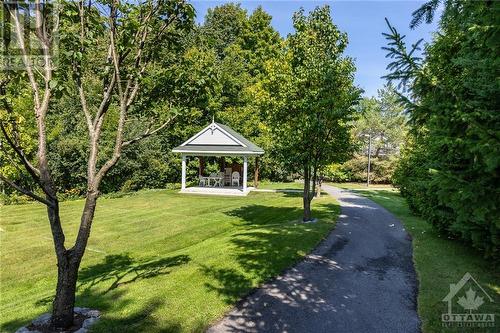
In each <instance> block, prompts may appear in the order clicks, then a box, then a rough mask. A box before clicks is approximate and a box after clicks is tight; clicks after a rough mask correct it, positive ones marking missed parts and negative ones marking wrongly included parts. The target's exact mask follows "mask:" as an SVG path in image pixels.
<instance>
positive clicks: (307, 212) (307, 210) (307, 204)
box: [302, 165, 311, 222]
mask: <svg viewBox="0 0 500 333" xmlns="http://www.w3.org/2000/svg"><path fill="white" fill-rule="evenodd" d="M310 192H311V169H310V167H309V165H307V166H305V167H304V195H303V202H304V216H303V218H302V220H303V221H304V222H306V221H310V220H311V195H310Z"/></svg>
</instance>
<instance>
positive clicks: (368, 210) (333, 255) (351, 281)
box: [207, 186, 420, 333]
mask: <svg viewBox="0 0 500 333" xmlns="http://www.w3.org/2000/svg"><path fill="white" fill-rule="evenodd" d="M324 190H325V191H326V192H328V193H329V194H330V195H333V196H334V197H336V198H337V199H338V200H339V202H340V204H341V207H342V209H341V213H340V216H339V220H338V222H337V226H336V228H335V230H334V231H332V232H331V233H330V235H329V236H328V238H327V239H326V240H325V241H323V242H322V243H321V244H320V245H319V247H318V248H316V249H315V250H314V251H313V252H312V253H311V254H310V255H308V256H307V257H306V259H305V260H304V261H302V262H300V263H298V264H297V265H296V266H294V267H292V268H290V269H289V270H287V271H286V272H285V273H283V274H282V275H281V276H279V277H277V278H276V279H274V280H272V281H270V282H268V283H266V284H265V285H263V286H262V287H261V288H259V289H257V290H256V291H255V292H254V293H252V294H251V295H249V296H248V297H247V298H246V299H244V300H242V301H241V302H239V303H238V304H237V305H236V307H235V309H233V310H232V311H231V312H229V313H228V314H227V315H226V317H225V318H223V319H222V320H221V321H220V322H218V323H217V324H216V325H214V326H213V327H211V328H209V329H208V331H207V332H210V333H219V332H265V333H271V332H300V333H308V332H311V333H321V332H339V333H344V332H345V333H348V332H349V333H350V332H352V333H363V332H366V333H375V332H381V333H389V332H398V333H400V332H405V333H413V332H419V331H420V321H419V318H418V315H417V312H416V311H417V310H416V294H417V280H416V274H415V270H414V268H413V261H412V247H411V240H410V238H409V236H408V234H407V233H406V231H405V230H404V228H403V226H402V224H401V222H399V221H398V220H397V219H396V218H395V217H394V216H393V215H392V214H391V213H389V212H388V211H387V210H385V209H384V208H382V207H381V206H379V205H377V204H375V203H374V202H372V201H371V200H368V199H366V198H363V197H360V196H357V195H355V194H353V193H351V192H348V191H344V190H339V189H336V188H334V187H330V186H325V187H324Z"/></svg>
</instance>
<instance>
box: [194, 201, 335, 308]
mask: <svg viewBox="0 0 500 333" xmlns="http://www.w3.org/2000/svg"><path fill="white" fill-rule="evenodd" d="M315 208H316V209H315V211H316V213H318V214H317V215H316V216H318V217H320V220H321V219H324V218H325V217H326V216H325V212H330V213H328V214H333V213H334V212H336V211H338V206H337V205H334V204H317V205H316V207H315ZM226 214H227V215H229V216H233V217H237V218H239V219H240V221H241V222H239V223H241V224H242V225H243V227H242V228H241V231H239V232H238V233H236V234H234V235H233V236H232V240H231V243H232V244H233V245H234V249H235V250H234V254H233V256H234V259H235V260H236V262H237V263H238V264H239V266H240V267H241V270H238V269H236V268H234V267H227V268H226V267H219V266H218V267H211V266H208V265H203V266H202V272H203V273H204V274H205V275H207V276H210V277H211V278H212V279H211V280H212V281H213V282H210V283H207V284H206V287H207V288H208V289H209V290H211V291H215V292H217V293H218V294H219V295H220V296H221V297H222V298H223V299H224V301H225V302H226V303H227V304H233V303H234V302H235V301H237V300H238V299H240V298H241V297H243V296H244V295H246V294H248V292H249V291H251V289H252V288H253V287H254V286H255V285H257V284H259V283H262V282H264V281H266V280H269V279H270V278H272V277H274V276H276V275H278V274H280V273H282V272H283V270H285V269H286V268H287V267H289V266H291V265H292V264H294V263H296V262H297V261H298V260H300V259H301V258H303V255H304V254H305V253H306V252H308V251H309V250H311V247H313V246H314V245H316V243H317V242H318V241H319V240H320V239H322V238H323V236H324V233H325V228H328V227H327V226H325V225H322V226H319V225H312V224H305V223H302V222H301V218H302V209H301V208H297V207H273V206H265V205H248V206H244V207H240V208H237V209H234V210H231V211H228V212H226Z"/></svg>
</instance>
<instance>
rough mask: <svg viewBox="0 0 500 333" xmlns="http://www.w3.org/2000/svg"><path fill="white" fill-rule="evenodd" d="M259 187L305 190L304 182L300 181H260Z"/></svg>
mask: <svg viewBox="0 0 500 333" xmlns="http://www.w3.org/2000/svg"><path fill="white" fill-rule="evenodd" d="M259 189H263V190H304V184H303V183H299V182H289V183H278V182H269V181H262V182H260V183H259Z"/></svg>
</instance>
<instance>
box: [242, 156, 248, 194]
mask: <svg viewBox="0 0 500 333" xmlns="http://www.w3.org/2000/svg"><path fill="white" fill-rule="evenodd" d="M247 168H248V157H246V156H244V157H243V193H245V192H246V191H247Z"/></svg>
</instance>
